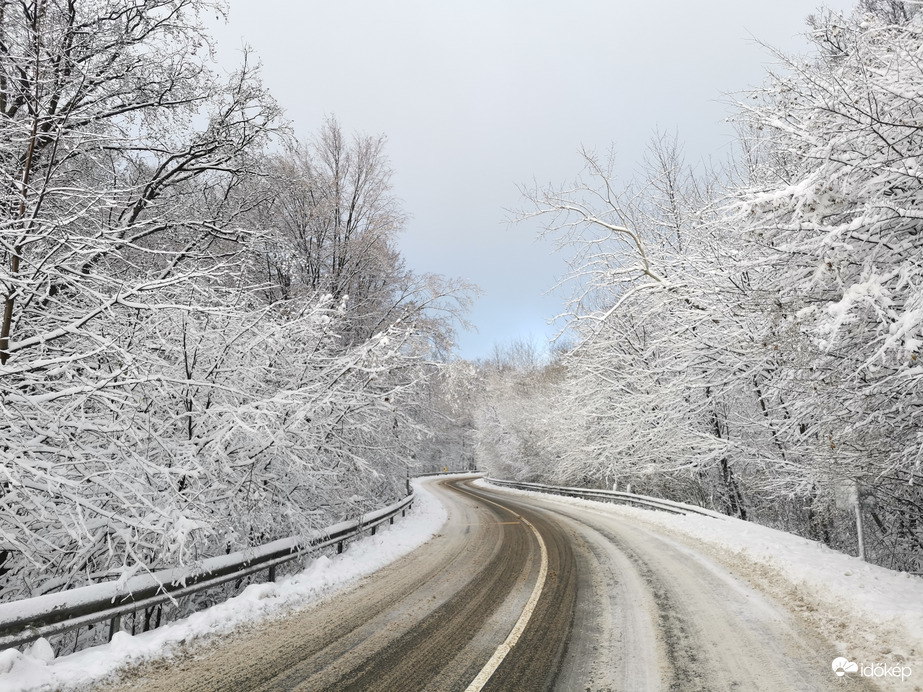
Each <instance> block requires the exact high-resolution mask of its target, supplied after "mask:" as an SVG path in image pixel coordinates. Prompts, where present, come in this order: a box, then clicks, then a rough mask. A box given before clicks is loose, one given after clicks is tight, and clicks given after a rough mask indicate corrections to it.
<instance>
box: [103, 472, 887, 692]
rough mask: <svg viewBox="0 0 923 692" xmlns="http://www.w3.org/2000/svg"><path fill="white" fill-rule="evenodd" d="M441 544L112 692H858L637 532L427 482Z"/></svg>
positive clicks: (812, 651)
mask: <svg viewBox="0 0 923 692" xmlns="http://www.w3.org/2000/svg"><path fill="white" fill-rule="evenodd" d="M428 484H429V488H430V489H431V490H432V491H433V492H434V493H436V494H437V495H438V496H439V497H440V499H441V500H442V501H443V502H444V503H445V505H446V507H447V509H448V514H449V519H448V521H447V523H446V524H445V526H444V527H443V528H442V530H441V533H440V534H439V535H437V536H436V537H435V538H433V539H432V540H431V541H429V542H428V543H427V544H425V545H424V546H422V547H420V548H419V549H417V550H416V551H414V552H413V553H411V554H409V555H408V556H406V557H404V558H402V559H400V560H398V561H396V562H394V563H392V564H391V565H389V566H388V567H386V568H384V569H382V570H380V571H379V572H377V573H375V574H373V575H370V576H368V577H366V578H364V579H362V580H360V581H359V582H357V583H356V584H355V585H353V586H352V587H350V588H348V589H347V590H345V591H342V592H339V593H337V594H336V595H335V596H333V597H331V598H328V599H326V600H324V601H321V602H319V603H318V604H316V605H314V606H311V607H309V608H307V609H305V610H303V611H300V612H298V613H296V614H295V615H292V616H291V617H288V618H285V619H283V620H274V621H272V622H270V623H268V624H266V625H265V626H263V627H257V628H252V629H250V630H247V631H244V632H241V633H238V634H236V635H234V636H232V637H229V638H227V639H226V640H224V641H222V642H220V643H218V644H216V645H212V646H209V647H207V648H205V649H203V650H202V651H200V652H199V653H197V654H196V655H194V656H190V657H188V658H186V659H182V660H179V661H177V660H174V661H169V662H163V663H153V664H148V665H147V666H145V667H143V668H142V669H140V670H138V671H135V672H134V673H133V674H132V675H131V676H130V677H126V678H125V679H123V681H122V682H121V683H120V685H119V686H118V687H116V688H109V689H118V690H119V691H120V692H121V691H124V690H129V689H133V690H139V689H140V690H145V691H152V692H154V691H163V692H178V691H188V692H206V691H214V692H243V691H247V692H251V691H261V692H270V691H272V692H276V691H280V692H281V691H282V690H286V691H289V690H298V691H308V690H335V691H337V692H340V691H349V690H380V691H382V692H405V691H406V692H410V691H412V690H432V691H435V692H442V691H445V692H450V691H452V690H459V691H465V690H468V691H470V692H475V691H477V690H497V691H500V690H504V691H505V690H509V691H517V690H523V691H526V692H534V691H537V690H546V689H558V690H568V691H569V690H574V691H581V692H582V691H586V690H590V691H592V692H597V691H600V692H602V691H607V692H608V691H610V690H624V691H626V692H645V691H648V690H671V691H672V690H701V691H702V692H716V691H719V690H729V691H735V692H749V691H750V690H779V691H782V692H789V691H793V690H799V691H803V690H827V689H831V690H833V689H835V690H842V689H851V690H852V689H857V690H858V689H874V688H866V687H863V686H862V685H863V682H864V681H862V680H855V679H844V678H837V677H836V676H835V675H833V673H832V671H831V670H830V667H829V662H830V661H831V660H832V659H833V658H835V657H836V655H837V653H836V651H835V650H834V648H833V647H832V646H830V645H829V644H827V643H826V642H824V641H823V640H822V639H821V638H819V637H818V636H816V635H815V634H814V633H812V632H810V631H809V630H807V629H806V628H805V625H803V624H801V623H800V622H798V621H797V619H796V617H795V616H793V615H792V614H790V613H789V612H787V611H786V609H785V608H783V607H782V606H781V605H779V604H777V603H776V602H774V601H772V600H771V599H769V598H768V597H766V596H764V595H762V594H761V593H760V592H758V591H756V590H755V589H753V588H751V587H750V586H748V585H747V584H746V583H745V582H744V581H743V580H741V579H739V578H738V577H736V576H734V575H732V574H731V573H729V572H728V571H727V570H726V569H725V568H723V567H721V566H720V565H718V564H717V563H715V562H714V561H713V560H711V559H710V558H709V557H707V556H706V555H703V554H701V553H700V552H698V551H697V550H696V549H695V548H694V547H692V546H690V545H687V544H685V543H682V542H680V541H679V540H677V539H675V538H671V537H669V536H665V535H662V534H660V533H658V532H656V531H655V530H654V529H652V528H650V527H649V526H644V525H641V524H639V523H637V522H634V523H633V522H630V521H628V520H626V519H624V518H623V517H616V516H614V515H611V514H608V513H606V512H600V511H597V510H595V509H589V508H588V509H584V508H581V507H575V506H571V505H567V504H563V503H560V502H557V501H555V500H554V499H551V498H548V499H546V498H533V497H528V498H525V497H523V496H520V495H514V494H511V493H508V492H504V491H502V490H485V489H481V488H476V487H472V486H471V485H470V481H466V480H454V481H452V480H444V479H433V480H430V481H428Z"/></svg>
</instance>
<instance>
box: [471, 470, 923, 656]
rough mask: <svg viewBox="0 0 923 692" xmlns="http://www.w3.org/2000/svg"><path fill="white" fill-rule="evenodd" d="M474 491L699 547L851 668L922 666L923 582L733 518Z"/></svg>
mask: <svg viewBox="0 0 923 692" xmlns="http://www.w3.org/2000/svg"><path fill="white" fill-rule="evenodd" d="M474 484H475V485H479V486H482V487H485V488H491V489H492V490H501V491H506V492H510V493H516V494H521V495H529V496H533V497H534V496H538V497H541V498H542V499H544V500H550V501H553V502H560V503H562V504H570V505H578V506H581V507H585V508H586V507H593V508H594V509H597V510H599V511H601V512H606V513H608V514H610V515H616V516H623V517H625V518H626V519H631V520H632V521H633V522H637V523H642V524H646V525H647V526H649V527H651V528H655V529H656V530H658V532H659V533H667V534H669V535H670V536H671V537H673V538H676V539H678V540H681V541H683V542H685V543H687V544H690V543H693V544H695V547H697V548H698V549H699V550H700V551H705V552H706V553H707V554H709V555H710V556H711V557H712V558H714V559H716V560H717V561H718V562H720V563H722V564H723V565H725V567H727V568H728V569H730V570H731V571H732V572H734V573H735V574H737V576H739V577H742V578H744V579H746V580H747V581H749V582H750V583H751V585H752V586H754V587H755V588H758V589H760V590H761V591H763V592H765V593H767V594H769V595H770V596H772V597H774V598H776V599H777V600H779V601H781V602H783V603H784V604H785V605H786V606H788V607H789V609H790V610H792V611H794V612H795V613H797V614H798V615H799V616H801V617H802V618H804V620H806V621H807V622H808V623H809V624H810V625H812V626H813V627H815V628H816V629H817V630H819V631H820V633H821V634H823V635H824V636H825V638H827V639H828V640H829V641H830V643H831V644H833V645H834V646H835V647H836V648H837V649H839V650H841V653H842V655H844V656H847V657H849V660H851V661H859V662H860V663H861V662H867V663H869V664H873V663H884V664H891V665H897V664H901V663H904V662H907V663H908V664H910V665H913V664H914V663H916V664H917V666H921V664H923V578H920V577H918V576H914V575H910V574H907V573H905V572H895V571H892V570H889V569H885V568H883V567H878V566H876V565H870V564H869V563H867V562H864V561H862V560H860V559H859V558H856V557H852V556H850V555H844V554H843V553H840V552H837V551H835V550H831V549H830V548H828V547H827V546H825V545H823V544H821V543H818V542H817V541H811V540H808V539H806V538H801V537H800V536H795V535H793V534H790V533H786V532H784V531H778V530H776V529H771V528H768V527H766V526H760V525H759V524H754V523H752V522H748V521H741V520H740V519H735V518H733V517H725V516H723V515H718V517H719V518H712V517H708V516H698V515H694V514H686V515H679V514H668V513H666V512H657V511H651V510H646V509H640V508H636V507H629V506H626V505H617V504H610V503H605V502H596V501H591V500H582V499H578V498H571V497H563V496H559V495H550V494H547V493H535V492H531V491H525V490H514V489H512V488H506V487H503V486H494V485H490V483H489V482H487V481H484V480H478V481H475V483H474ZM921 667H923V666H921Z"/></svg>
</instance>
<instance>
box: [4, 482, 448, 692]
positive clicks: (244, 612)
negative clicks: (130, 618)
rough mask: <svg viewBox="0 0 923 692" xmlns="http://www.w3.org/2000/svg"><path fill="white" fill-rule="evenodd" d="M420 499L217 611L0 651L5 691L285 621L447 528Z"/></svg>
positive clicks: (52, 685)
mask: <svg viewBox="0 0 923 692" xmlns="http://www.w3.org/2000/svg"><path fill="white" fill-rule="evenodd" d="M413 483H414V490H415V492H416V499H415V500H414V503H413V508H412V509H411V510H410V511H409V512H408V514H407V517H406V518H405V519H403V520H401V519H398V520H397V521H395V523H394V525H393V526H388V525H383V526H382V527H381V529H382V530H379V532H378V533H377V534H376V535H375V536H367V537H364V538H361V539H358V540H356V541H354V542H353V543H350V544H349V549H348V550H346V551H345V552H343V553H342V554H341V555H334V556H331V557H327V556H320V557H318V558H316V559H314V560H312V561H311V564H310V565H309V566H308V567H307V569H305V570H304V571H302V572H299V573H297V574H293V575H291V576H288V577H285V578H282V579H280V580H279V581H278V582H276V583H263V584H253V585H251V586H249V587H247V588H246V589H245V590H244V591H243V592H242V593H241V594H240V595H238V596H236V597H234V598H232V599H230V600H228V601H225V602H224V603H220V604H218V605H216V606H214V607H212V608H208V609H207V610H203V611H201V612H198V613H195V614H194V615H191V616H189V617H188V618H184V619H182V620H178V621H176V622H173V623H170V624H168V625H164V626H163V627H160V628H159V629H156V630H152V631H150V632H145V633H143V634H138V635H135V636H132V635H130V634H128V633H127V632H119V633H118V634H116V635H115V637H113V639H112V641H111V642H110V643H108V644H105V645H102V646H96V647H93V648H89V649H85V650H83V651H78V652H77V653H75V654H71V655H68V656H61V657H60V658H57V659H55V658H54V654H53V653H52V650H51V647H50V645H49V644H48V642H46V641H45V640H44V639H40V640H38V641H37V642H36V643H35V644H33V645H32V646H31V647H30V648H29V649H28V650H27V651H26V652H25V653H20V652H19V651H16V650H15V649H9V650H6V651H3V652H0V690H3V692H25V691H26V690H41V691H47V690H69V689H76V688H79V687H81V686H85V685H88V684H89V683H92V682H94V681H98V680H102V679H103V678H105V677H107V676H109V675H111V674H112V673H113V672H115V671H116V670H117V669H118V668H120V667H122V666H125V665H131V664H138V663H141V662H144V661H147V660H151V659H156V658H162V657H170V656H173V655H174V654H176V653H177V652H180V651H183V650H186V649H187V648H188V646H189V644H190V643H191V642H193V641H194V640H203V641H204V639H205V638H208V637H212V636H214V635H219V634H226V633H228V632H231V631H232V630H234V629H235V628H237V627H241V626H243V625H253V624H254V623H258V622H259V621H261V620H265V619H269V618H274V617H282V616H285V615H287V614H289V613H291V612H293V611H294V610H297V609H298V608H301V607H304V606H306V605H308V604H310V603H313V602H316V601H318V600H320V599H321V598H323V597H324V596H327V595H329V594H330V593H331V592H333V591H334V590H336V589H339V588H342V587H343V586H346V585H347V584H349V583H351V582H353V581H355V580H356V579H358V578H359V577H362V576H364V575H366V574H370V573H371V572H374V571H375V570H377V569H380V568H381V567H383V566H385V565H386V564H388V563H390V562H392V561H393V560H396V559H397V558H399V557H401V556H403V555H406V554H407V553H409V552H410V551H412V550H413V549H414V548H416V547H418V546H420V545H422V544H423V543H425V542H426V541H427V540H429V539H430V538H431V537H432V536H433V535H434V534H435V533H436V532H437V531H438V530H439V529H440V527H441V526H442V525H443V524H444V523H445V520H446V512H445V508H444V507H443V506H442V504H441V503H440V502H439V500H438V499H436V498H435V497H434V496H433V495H432V494H431V493H429V492H428V491H427V490H426V487H425V485H424V483H422V482H421V481H420V480H419V479H415V480H414V481H413Z"/></svg>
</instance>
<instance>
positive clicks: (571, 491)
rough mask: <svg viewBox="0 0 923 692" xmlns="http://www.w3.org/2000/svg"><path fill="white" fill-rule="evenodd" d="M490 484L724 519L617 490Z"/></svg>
mask: <svg viewBox="0 0 923 692" xmlns="http://www.w3.org/2000/svg"><path fill="white" fill-rule="evenodd" d="M486 480H487V481H488V482H490V483H494V484H496V485H503V486H507V487H510V488H518V489H520V490H534V491H536V492H540V493H549V494H553V495H566V496H568V497H580V498H583V499H586V500H599V501H602V502H621V503H624V504H627V505H632V506H637V507H646V508H649V509H658V510H661V511H664V512H671V513H673V514H698V515H701V516H704V517H712V518H713V519H724V518H725V516H724V515H723V514H719V513H718V512H712V511H711V510H708V509H704V508H702V507H696V506H695V505H687V504H685V503H682V502H673V501H672V500H661V499H660V498H658V497H648V496H647V495H635V494H633V493H623V492H619V491H618V490H590V489H588V488H569V487H566V486H560V485H544V484H542V483H523V482H519V481H506V480H500V479H499V478H487V479H486Z"/></svg>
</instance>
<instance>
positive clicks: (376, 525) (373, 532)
mask: <svg viewBox="0 0 923 692" xmlns="http://www.w3.org/2000/svg"><path fill="white" fill-rule="evenodd" d="M377 529H378V524H375V525H374V526H372V535H373V536H374V535H375V531H376V530H377Z"/></svg>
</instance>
